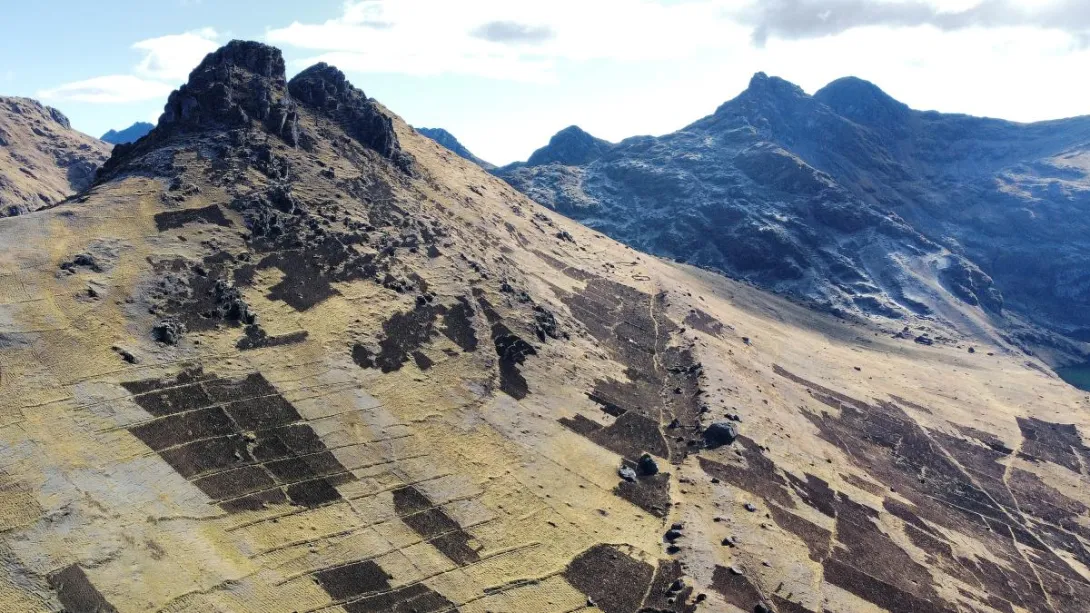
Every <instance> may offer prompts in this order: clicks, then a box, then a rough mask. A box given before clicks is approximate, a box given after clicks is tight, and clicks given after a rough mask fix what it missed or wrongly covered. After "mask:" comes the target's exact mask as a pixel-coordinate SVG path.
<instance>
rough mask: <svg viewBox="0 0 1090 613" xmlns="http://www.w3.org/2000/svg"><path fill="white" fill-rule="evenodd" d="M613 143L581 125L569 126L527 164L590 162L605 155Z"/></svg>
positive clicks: (535, 153)
mask: <svg viewBox="0 0 1090 613" xmlns="http://www.w3.org/2000/svg"><path fill="white" fill-rule="evenodd" d="M612 148H613V143H610V142H609V141H606V140H602V139H600V138H595V137H594V136H591V135H590V134H588V133H587V132H586V131H585V130H583V129H582V128H580V127H579V126H568V127H567V128H564V129H563V130H561V131H559V132H557V133H556V134H554V135H553V137H552V138H551V139H549V144H548V145H546V146H544V147H542V148H541V149H538V150H537V151H535V152H534V153H533V155H531V156H530V159H529V160H527V162H526V165H527V166H543V165H545V164H552V163H559V164H564V165H566V166H578V165H581V164H589V163H590V162H593V161H594V160H596V159H598V158H600V157H602V156H603V155H605V154H606V153H607V152H608V151H609V150H610V149H612Z"/></svg>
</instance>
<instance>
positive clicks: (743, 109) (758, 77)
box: [714, 72, 814, 126]
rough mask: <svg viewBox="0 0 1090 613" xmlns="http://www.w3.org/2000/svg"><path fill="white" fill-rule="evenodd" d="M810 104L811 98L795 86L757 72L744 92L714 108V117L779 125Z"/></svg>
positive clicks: (804, 111)
mask: <svg viewBox="0 0 1090 613" xmlns="http://www.w3.org/2000/svg"><path fill="white" fill-rule="evenodd" d="M813 104H814V101H813V99H812V98H811V97H810V96H809V95H808V94H807V93H806V92H804V91H803V90H802V88H801V87H799V86H798V85H795V84H794V83H791V82H790V81H786V80H784V79H781V78H779V77H770V76H768V75H767V74H765V73H763V72H758V73H757V74H755V75H753V77H752V78H751V79H750V80H749V86H748V87H747V88H746V89H745V91H743V92H742V93H741V94H738V96H737V97H735V98H734V99H732V100H729V101H727V102H724V103H723V104H722V105H721V106H720V107H719V108H718V109H716V110H715V115H714V117H717V118H724V117H727V118H729V117H738V116H742V117H745V118H746V119H747V120H748V121H749V122H750V123H751V124H753V125H758V126H759V125H766V121H767V122H771V123H772V124H773V125H782V124H785V123H791V122H792V119H793V118H796V117H798V116H799V115H800V114H803V113H807V112H808V110H809V109H808V107H809V106H812V105H813Z"/></svg>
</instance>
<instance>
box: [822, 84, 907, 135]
mask: <svg viewBox="0 0 1090 613" xmlns="http://www.w3.org/2000/svg"><path fill="white" fill-rule="evenodd" d="M814 99H816V100H817V101H819V102H821V103H822V104H825V105H826V106H828V107H829V108H831V109H833V110H834V111H836V113H837V114H838V115H840V116H842V117H846V118H848V119H850V120H852V121H854V122H856V123H859V124H863V125H867V126H872V127H880V128H892V127H895V126H898V125H900V124H903V123H904V122H905V121H906V120H907V118H908V116H909V114H910V113H911V110H910V109H909V108H908V105H906V104H904V103H902V102H899V101H897V100H895V99H894V98H893V97H892V96H890V95H889V94H887V93H886V92H884V91H882V90H881V89H880V88H879V87H878V86H877V85H875V84H873V83H871V82H870V81H865V80H863V79H860V78H857V77H844V78H842V79H837V80H836V81H833V82H832V83H830V84H828V85H826V86H825V87H823V88H821V89H820V90H818V91H817V93H815V94H814Z"/></svg>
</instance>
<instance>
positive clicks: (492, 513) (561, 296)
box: [0, 42, 1090, 613]
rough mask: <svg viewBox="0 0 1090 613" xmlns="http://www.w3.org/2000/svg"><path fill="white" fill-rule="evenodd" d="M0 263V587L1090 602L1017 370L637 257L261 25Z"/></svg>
mask: <svg viewBox="0 0 1090 613" xmlns="http://www.w3.org/2000/svg"><path fill="white" fill-rule="evenodd" d="M0 289H2V290H3V291H0V390H2V392H3V393H0V460H2V461H0V471H2V473H0V474H2V476H3V480H2V481H0V485H2V487H3V491H4V496H2V497H0V527H2V530H0V556H2V559H3V564H0V605H2V606H0V608H3V609H5V610H7V609H10V610H19V611H56V610H61V609H62V608H63V609H64V610H69V611H86V610H99V611H118V612H121V613H127V612H130V611H131V612H137V611H141V612H142V611H170V612H172V613H185V612H194V613H196V612H204V611H261V612H263V613H265V612H272V613H277V612H284V613H287V612H289V611H341V610H343V611H349V612H354V613H355V612H376V613H377V612H385V611H417V612H418V613H424V612H433V613H434V612H441V611H442V612H447V611H461V612H466V613H470V612H484V611H520V612H522V611H542V612H553V611H587V612H590V611H599V610H600V611H605V612H607V613H636V612H637V611H644V612H646V611H654V612H662V611H669V612H673V613H688V612H693V611H716V612H718V611H728V612H730V611H743V612H745V611H755V610H757V611H759V610H770V611H776V612H777V613H799V612H807V611H810V612H814V613H817V612H823V611H835V612H837V613H842V612H845V613H846V612H848V611H851V612H856V611H861V612H869V611H880V610H887V611H893V612H897V613H900V612H905V611H914V612H920V611H925V612H930V611H941V612H946V611H949V612H951V613H952V612H954V611H960V610H970V607H971V610H974V611H1012V610H1018V611H1035V612H1036V611H1047V612H1053V613H1060V612H1061V611H1076V610H1085V609H1086V607H1087V605H1088V604H1090V580H1088V579H1087V576H1090V569H1088V564H1090V552H1088V551H1087V545H1086V542H1087V539H1088V538H1090V531H1088V529H1087V525H1088V524H1087V519H1088V510H1087V509H1088V508H1090V493H1088V492H1090V488H1088V487H1086V486H1087V484H1088V482H1090V476H1088V475H1087V469H1086V465H1087V461H1088V460H1090V457H1088V449H1087V447H1086V446H1085V444H1084V443H1083V442H1082V439H1081V436H1080V432H1085V431H1086V429H1087V428H1088V427H1090V418H1088V412H1087V411H1088V409H1090V400H1087V399H1085V398H1084V397H1083V396H1082V395H1080V394H1077V393H1075V392H1074V390H1072V389H1071V388H1069V387H1067V386H1066V385H1064V384H1062V383H1061V382H1059V381H1058V380H1056V379H1055V378H1053V377H1050V376H1049V375H1048V374H1046V372H1045V370H1044V368H1043V366H1042V365H1041V363H1040V362H1039V361H1036V360H1034V359H1032V358H1030V359H1029V360H1028V361H1027V359H1026V358H1025V357H1024V356H1020V355H1018V354H1017V353H1014V352H1010V351H1008V349H1006V348H1004V347H999V346H991V345H986V344H980V343H979V342H977V341H975V340H974V339H968V338H962V339H955V340H954V341H953V342H951V343H950V344H948V345H947V344H935V345H933V346H925V345H922V344H917V343H913V342H912V341H911V340H904V339H902V338H892V336H891V334H890V332H892V331H893V330H889V329H883V328H881V327H879V326H877V325H875V324H849V323H845V322H843V321H837V320H834V319H832V318H830V317H828V316H826V315H822V314H818V313H815V312H812V311H808V310H806V309H804V308H802V307H800V306H798V305H795V304H791V303H788V302H786V301H784V300H781V299H779V298H776V297H774V296H770V295H768V294H765V293H763V292H761V291H758V290H755V289H754V288H752V287H750V286H747V285H745V284H742V283H738V282H734V281H729V280H726V279H724V278H723V277H721V276H718V275H715V274H711V273H708V272H706V271H701V270H699V269H695V268H692V267H688V266H684V265H678V264H671V263H667V262H664V261H660V260H657V259H655V258H652V257H648V256H642V255H640V254H638V253H635V252H633V251H632V250H631V249H629V248H627V247H625V246H623V245H620V244H618V243H616V242H614V241H612V240H610V239H607V238H605V237H603V236H601V235H599V234H597V233H595V232H593V231H591V230H589V229H587V228H585V227H582V226H580V225H578V224H576V223H574V222H572V221H570V220H567V219H564V218H563V217H561V216H559V215H557V214H555V213H552V212H549V211H546V210H544V209H543V208H541V207H539V206H537V205H535V204H533V203H532V202H531V201H529V200H528V199H526V198H525V197H523V196H521V195H519V194H518V193H517V192H515V191H514V190H513V189H512V188H510V187H509V186H507V185H506V184H504V183H503V182H501V181H499V180H497V179H495V178H494V177H492V176H490V175H489V174H487V173H486V172H484V171H483V170H481V169H480V168H479V167H477V166H476V165H474V164H471V163H469V162H467V161H463V160H461V159H459V158H457V157H456V156H451V155H450V152H449V151H447V150H445V149H443V148H442V147H440V146H439V145H438V144H436V143H435V142H433V141H431V140H430V139H427V138H425V137H423V136H422V135H420V134H418V133H416V132H415V131H414V130H412V129H411V128H410V127H409V126H408V125H406V124H405V123H404V122H403V121H401V119H399V118H397V117H396V116H394V115H392V114H391V113H389V111H387V110H386V109H384V108H383V107H382V106H381V105H379V104H378V103H377V102H375V101H374V100H372V99H369V98H367V97H366V96H365V95H364V93H363V92H362V91H360V90H358V89H356V88H355V87H353V86H351V84H349V83H348V82H347V81H346V80H345V78H344V75H343V74H341V73H340V72H339V71H337V70H336V69H334V68H331V67H329V66H325V65H318V66H315V67H312V68H310V69H307V70H305V71H303V72H302V73H300V74H299V75H298V76H297V77H295V78H294V79H293V80H292V81H290V82H288V81H287V80H286V78H285V75H284V62H283V59H282V57H281V55H280V53H279V52H278V51H276V50H275V49H272V48H270V47H266V46H264V45H260V44H258V43H244V42H232V43H230V44H229V45H227V46H226V47H224V48H223V49H221V50H219V51H217V52H216V53H214V54H211V55H209V56H208V57H207V58H206V59H205V60H204V61H203V62H202V64H201V65H200V66H199V67H197V69H195V70H194V72H193V73H192V74H191V76H190V79H189V82H188V83H187V84H186V85H185V86H183V87H182V88H181V89H180V90H178V91H177V92H175V93H174V94H173V95H172V96H171V97H170V99H169V101H168V103H167V106H166V108H165V109H164V113H163V115H162V117H161V119H160V121H159V124H158V126H157V127H156V128H155V130H153V131H152V132H151V133H150V134H149V135H148V136H147V137H146V138H144V139H141V140H140V141H139V142H137V143H135V144H134V145H129V146H119V147H117V148H116V149H115V151H114V155H113V156H112V158H111V160H110V161H109V163H108V164H107V165H106V166H105V168H104V170H103V172H102V174H101V178H100V181H99V182H98V183H97V184H96V185H95V186H94V187H93V188H92V189H91V190H89V191H88V192H86V193H85V201H84V202H81V203H79V204H78V205H77V204H76V203H68V204H65V205H62V206H59V207H56V208H53V209H50V210H46V211H39V212H37V213H34V214H31V215H26V216H22V217H16V218H12V219H5V220H0ZM911 323H912V325H913V327H914V332H916V333H922V332H924V331H925V330H924V329H923V327H926V326H933V324H930V323H928V322H926V321H922V320H920V321H916V320H912V321H911ZM936 332H937V330H936V329H935V328H934V327H932V328H931V333H932V334H934V333H936ZM955 342H961V343H962V346H961V347H958V346H956V345H955V344H954V343H955ZM970 342H973V343H976V345H975V350H974V351H973V352H971V353H970V352H968V350H967V349H968V347H967V345H968V344H969V343H970ZM645 453H646V454H648V455H647V456H646V457H645V456H644V454H645ZM762 607H763V609H762ZM1015 607H1017V609H1015Z"/></svg>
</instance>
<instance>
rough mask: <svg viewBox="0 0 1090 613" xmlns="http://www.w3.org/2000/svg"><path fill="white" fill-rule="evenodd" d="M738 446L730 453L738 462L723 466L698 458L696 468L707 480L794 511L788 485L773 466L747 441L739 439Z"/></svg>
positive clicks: (753, 443) (755, 446) (722, 464)
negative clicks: (704, 474) (729, 485)
mask: <svg viewBox="0 0 1090 613" xmlns="http://www.w3.org/2000/svg"><path fill="white" fill-rule="evenodd" d="M738 442H739V443H741V444H740V445H737V444H736V445H735V446H734V447H733V449H736V450H737V452H738V454H739V455H738V458H739V460H740V462H737V463H736V462H731V463H730V464H726V463H722V462H717V461H715V460H711V459H708V458H704V457H701V458H700V468H701V469H702V470H703V471H704V472H705V473H706V474H707V475H708V476H709V477H714V478H716V479H719V480H720V481H723V482H724V483H729V484H731V485H733V486H735V487H737V488H740V489H743V490H745V491H747V492H749V493H751V494H753V495H755V496H760V497H761V498H763V499H764V500H765V501H766V502H767V503H773V502H774V503H776V504H778V505H779V506H781V507H784V508H788V509H793V508H795V506H796V505H795V500H794V499H793V498H792V497H791V488H790V485H789V484H788V481H787V479H786V478H785V477H784V475H783V473H781V472H780V470H779V469H778V468H776V464H775V463H774V462H773V461H772V460H770V459H768V458H767V457H766V456H765V455H764V453H762V452H761V450H760V448H759V447H758V446H757V444H756V443H755V442H754V441H753V440H751V439H750V438H749V437H746V436H739V437H738Z"/></svg>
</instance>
